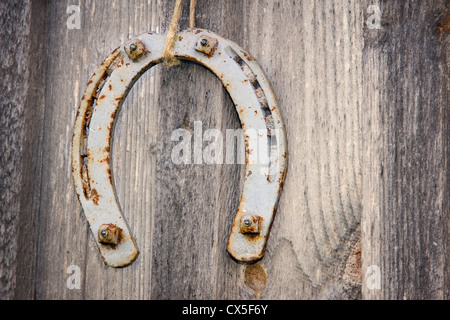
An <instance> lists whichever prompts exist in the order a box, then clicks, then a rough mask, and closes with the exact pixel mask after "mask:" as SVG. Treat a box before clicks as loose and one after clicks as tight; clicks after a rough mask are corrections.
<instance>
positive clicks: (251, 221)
mask: <svg viewBox="0 0 450 320" xmlns="http://www.w3.org/2000/svg"><path fill="white" fill-rule="evenodd" d="M261 221H262V218H261V217H260V216H251V215H246V216H244V217H243V218H242V220H241V233H242V234H259V233H260V232H261Z"/></svg>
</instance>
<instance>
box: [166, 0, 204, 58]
mask: <svg viewBox="0 0 450 320" xmlns="http://www.w3.org/2000/svg"><path fill="white" fill-rule="evenodd" d="M196 5H197V0H191V5H190V14H189V27H190V28H194V27H195V7H196ZM182 10H183V0H177V1H176V3H175V9H174V10H173V15H172V20H171V21H170V25H169V30H168V32H167V36H166V41H165V44H164V52H163V58H164V64H165V65H166V66H168V67H173V66H177V65H179V64H180V60H178V59H177V57H175V54H174V47H175V42H176V40H177V31H178V22H179V21H180V18H181V13H182Z"/></svg>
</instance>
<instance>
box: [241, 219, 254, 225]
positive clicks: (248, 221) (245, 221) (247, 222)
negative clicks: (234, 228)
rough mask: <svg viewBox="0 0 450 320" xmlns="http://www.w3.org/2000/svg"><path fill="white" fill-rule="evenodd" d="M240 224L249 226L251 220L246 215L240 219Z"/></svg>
mask: <svg viewBox="0 0 450 320" xmlns="http://www.w3.org/2000/svg"><path fill="white" fill-rule="evenodd" d="M242 224H243V225H244V226H245V227H250V226H251V225H252V220H251V218H250V217H246V218H245V219H244V220H243V221H242Z"/></svg>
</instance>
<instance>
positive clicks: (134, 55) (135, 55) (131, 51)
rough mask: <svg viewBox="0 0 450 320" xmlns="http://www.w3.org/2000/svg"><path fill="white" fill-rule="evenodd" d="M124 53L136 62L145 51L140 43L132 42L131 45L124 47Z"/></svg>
mask: <svg viewBox="0 0 450 320" xmlns="http://www.w3.org/2000/svg"><path fill="white" fill-rule="evenodd" d="M125 51H126V53H127V55H128V57H129V58H130V59H131V60H133V61H134V62H136V61H138V60H139V58H141V57H142V56H143V55H144V53H145V51H146V49H145V46H144V44H143V43H142V42H141V41H139V40H134V41H133V42H132V43H130V44H128V45H126V46H125Z"/></svg>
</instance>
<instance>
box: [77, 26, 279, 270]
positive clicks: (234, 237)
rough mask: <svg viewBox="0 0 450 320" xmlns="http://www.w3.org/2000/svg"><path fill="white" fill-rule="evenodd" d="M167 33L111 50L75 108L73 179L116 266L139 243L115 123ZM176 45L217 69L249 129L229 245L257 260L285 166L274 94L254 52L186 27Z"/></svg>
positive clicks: (236, 254)
mask: <svg viewBox="0 0 450 320" xmlns="http://www.w3.org/2000/svg"><path fill="white" fill-rule="evenodd" d="M164 40H165V35H163V34H157V33H151V32H150V33H145V34H142V35H140V36H138V37H136V38H134V39H132V40H130V41H129V42H127V43H126V44H124V45H122V46H121V47H119V48H118V49H116V50H115V51H113V52H112V53H111V54H110V55H109V56H108V57H107V58H106V59H105V60H104V62H103V63H102V64H101V65H100V66H99V67H98V69H97V70H96V71H95V73H94V75H93V76H92V78H91V79H90V81H89V83H88V85H87V88H86V91H85V93H84V95H83V98H82V101H81V104H80V107H79V109H78V112H77V117H76V122H75V129H74V136H73V144H72V171H73V172H72V175H73V181H74V185H75V189H76V192H77V194H78V198H79V201H80V203H81V205H82V208H83V211H84V214H85V216H86V219H87V221H88V222H89V226H90V228H91V231H92V233H93V234H94V238H95V240H96V243H97V246H98V249H99V251H100V253H101V256H102V258H103V260H104V262H105V264H106V265H108V266H111V267H115V268H120V267H126V266H128V265H130V264H131V263H133V262H134V261H135V260H136V258H137V256H138V254H139V250H138V248H137V246H136V243H135V241H134V239H133V237H132V235H131V233H130V230H129V227H128V226H127V223H126V220H125V218H124V216H123V214H122V210H121V208H120V205H119V202H118V200H117V199H116V195H115V189H114V183H113V180H112V178H111V165H110V162H111V161H110V160H111V144H112V138H113V128H114V122H115V119H116V118H117V114H118V112H119V110H120V107H121V105H122V103H123V101H124V99H125V97H126V96H127V93H128V92H129V90H130V89H131V87H132V86H133V84H134V83H135V82H136V81H137V80H138V79H139V77H140V76H141V75H142V74H143V73H144V72H145V71H147V70H148V69H150V68H151V67H153V66H155V65H156V64H159V63H161V62H163V49H164ZM174 52H175V55H176V56H177V58H179V59H181V60H183V59H184V60H189V61H194V62H196V63H198V64H200V65H203V66H204V67H206V68H208V69H210V70H211V71H212V72H213V73H214V74H216V75H217V76H218V77H219V78H220V79H221V81H222V82H223V84H224V86H225V88H226V89H227V91H228V92H229V94H230V96H231V98H232V100H233V102H234V104H235V107H236V110H237V112H238V114H239V117H240V121H241V123H242V129H243V132H244V136H245V145H246V146H245V148H246V176H245V182H244V189H243V194H242V198H241V201H240V205H239V209H238V212H237V214H236V217H235V220H234V224H233V227H232V230H231V234H230V238H229V241H228V246H227V249H228V252H229V253H230V254H231V256H232V257H233V258H234V259H236V260H238V261H242V262H252V261H256V260H259V259H261V258H262V257H263V255H264V252H265V248H266V244H267V239H268V236H269V233H270V229H271V226H272V222H273V219H274V216H275V212H276V208H277V206H278V201H279V198H280V193H281V190H282V186H283V182H284V179H285V176H286V169H287V141H286V134H285V128H284V125H283V122H282V119H281V117H280V114H279V111H278V107H277V100H276V97H275V94H274V92H273V90H272V88H271V86H270V84H269V82H268V80H267V78H266V76H265V75H264V72H263V71H262V69H261V67H260V66H259V65H258V64H257V62H256V61H255V59H254V58H253V57H252V56H251V55H250V54H248V53H247V52H245V51H244V50H243V49H242V48H240V47H239V46H238V45H237V44H235V43H234V42H232V41H230V40H228V39H225V38H224V37H222V36H219V35H217V34H215V33H213V32H211V31H207V30H202V29H188V30H186V31H183V32H180V33H179V34H178V37H177V41H176V44H175V49H174ZM254 150H258V152H254ZM255 154H256V155H255Z"/></svg>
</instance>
